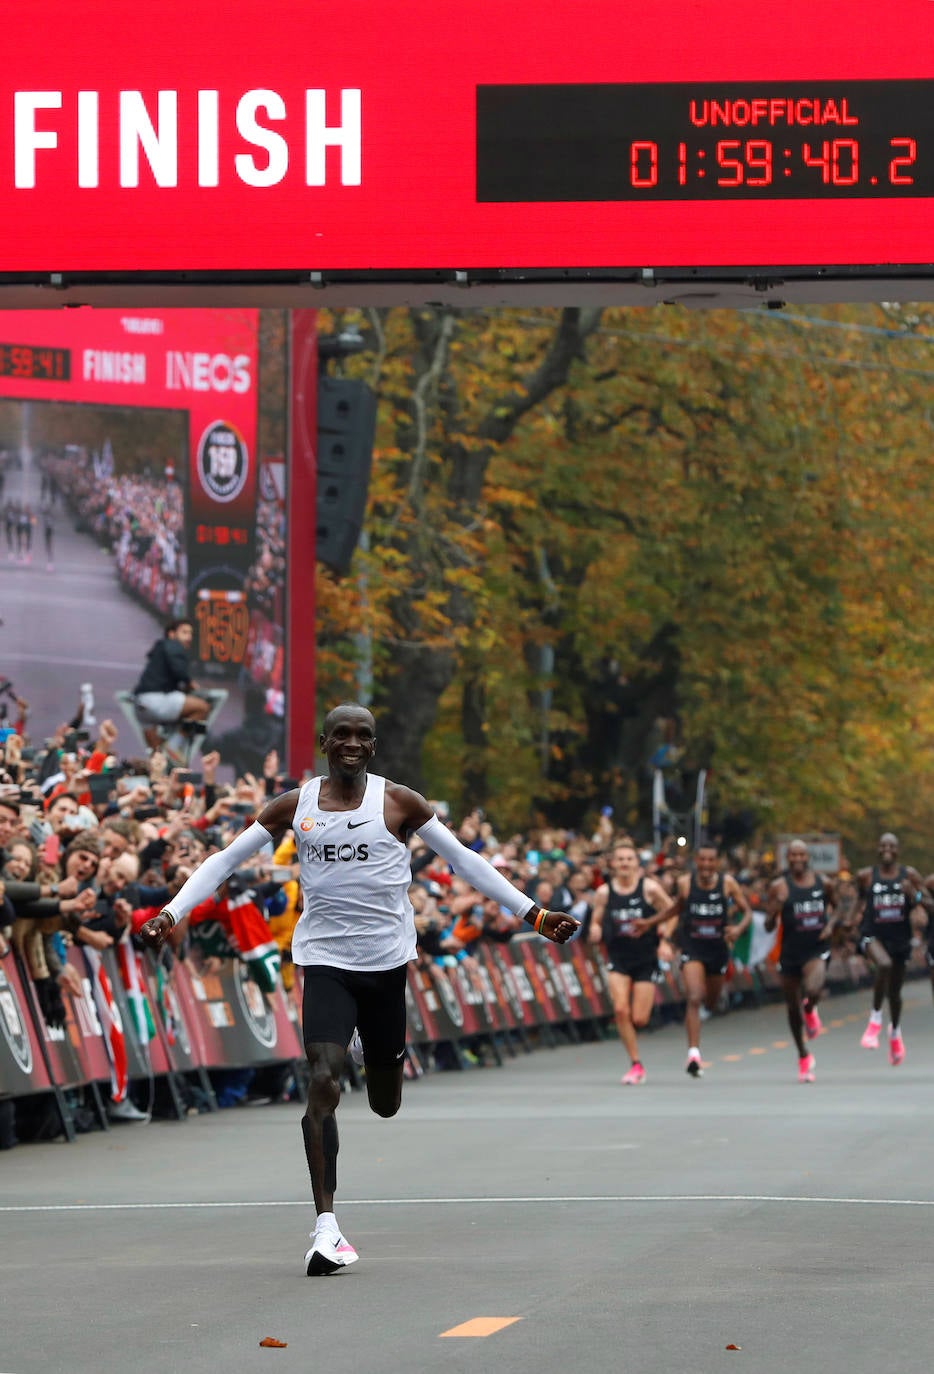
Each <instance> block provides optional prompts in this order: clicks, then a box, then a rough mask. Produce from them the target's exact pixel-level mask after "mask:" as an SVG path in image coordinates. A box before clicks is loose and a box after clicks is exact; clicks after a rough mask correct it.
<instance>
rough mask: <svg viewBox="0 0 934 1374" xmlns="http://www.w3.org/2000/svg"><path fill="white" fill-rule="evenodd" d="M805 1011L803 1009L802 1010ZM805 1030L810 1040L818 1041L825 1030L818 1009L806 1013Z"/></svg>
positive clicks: (813, 1008) (814, 1008)
mask: <svg viewBox="0 0 934 1374" xmlns="http://www.w3.org/2000/svg"><path fill="white" fill-rule="evenodd" d="M802 1010H803V1008H802ZM804 1029H805V1031H806V1032H807V1037H808V1039H809V1040H816V1039H817V1037H818V1036H819V1035H820V1033H821V1031H822V1030H823V1029H824V1027H823V1025H822V1024H821V1019H820V1017H819V1016H818V1014H817V1008H816V1007H812V1008H811V1010H810V1011H805V1012H804Z"/></svg>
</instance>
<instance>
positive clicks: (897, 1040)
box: [889, 1035, 905, 1064]
mask: <svg viewBox="0 0 934 1374" xmlns="http://www.w3.org/2000/svg"><path fill="white" fill-rule="evenodd" d="M904 1058H905V1042H904V1040H903V1039H902V1037H901V1036H900V1035H890V1036H889V1063H890V1064H900V1063H901V1062H902V1060H903V1059H904Z"/></svg>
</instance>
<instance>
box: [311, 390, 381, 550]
mask: <svg viewBox="0 0 934 1374" xmlns="http://www.w3.org/2000/svg"><path fill="white" fill-rule="evenodd" d="M375 432H376V396H375V394H374V393H373V392H372V391H371V390H370V388H369V387H368V386H367V385H366V383H365V382H354V381H349V380H348V379H347V378H345V377H327V376H324V377H319V379H318V448H317V470H318V477H317V481H318V508H317V532H316V554H315V556H316V557H317V559H318V561H319V563H323V564H324V565H325V566H326V567H328V568H331V569H332V570H333V571H334V572H336V573H346V572H348V571H349V570H350V560H351V559H352V558H353V551H354V549H355V548H356V547H357V540H358V539H359V537H360V530H361V529H362V527H363V516H364V512H365V510H366V494H367V488H368V486H369V482H370V468H371V466H372V462H373V437H374V434H375Z"/></svg>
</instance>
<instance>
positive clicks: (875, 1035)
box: [859, 1021, 882, 1050]
mask: <svg viewBox="0 0 934 1374" xmlns="http://www.w3.org/2000/svg"><path fill="white" fill-rule="evenodd" d="M881 1030H882V1027H881V1026H877V1025H876V1023H875V1021H870V1022H869V1025H868V1026H867V1027H866V1029H865V1030H864V1031H863V1038H862V1040H860V1042H859V1043H860V1044H861V1045H862V1047H863V1049H864V1050H877V1049H878V1048H879V1032H880V1031H881Z"/></svg>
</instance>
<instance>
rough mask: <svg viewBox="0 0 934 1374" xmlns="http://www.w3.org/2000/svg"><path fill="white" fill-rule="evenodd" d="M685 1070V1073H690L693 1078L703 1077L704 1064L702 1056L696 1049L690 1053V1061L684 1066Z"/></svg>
mask: <svg viewBox="0 0 934 1374" xmlns="http://www.w3.org/2000/svg"><path fill="white" fill-rule="evenodd" d="M684 1071H685V1073H688V1074H690V1075H691V1077H692V1078H703V1076H704V1066H703V1064H702V1063H701V1057H700V1055H699V1054H698V1053H697V1051H696V1050H692V1051H691V1052H690V1053H689V1055H688V1062H687V1063H686V1064H685V1066H684Z"/></svg>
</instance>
